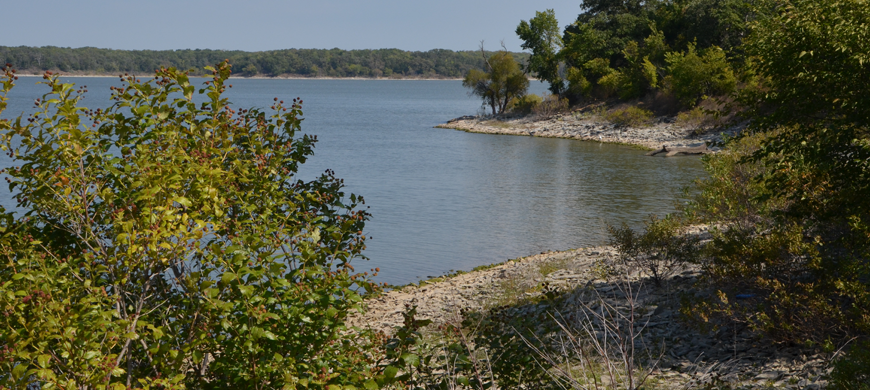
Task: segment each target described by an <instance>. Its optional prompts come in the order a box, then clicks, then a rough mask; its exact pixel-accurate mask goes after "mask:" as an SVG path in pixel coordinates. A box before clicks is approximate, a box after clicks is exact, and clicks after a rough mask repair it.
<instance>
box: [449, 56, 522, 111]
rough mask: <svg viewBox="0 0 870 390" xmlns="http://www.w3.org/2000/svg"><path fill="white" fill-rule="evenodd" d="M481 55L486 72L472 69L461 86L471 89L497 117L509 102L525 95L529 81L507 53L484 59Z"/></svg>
mask: <svg viewBox="0 0 870 390" xmlns="http://www.w3.org/2000/svg"><path fill="white" fill-rule="evenodd" d="M481 54H483V56H484V58H485V59H486V68H487V70H488V72H483V71H479V70H477V69H472V70H470V71H469V72H468V74H466V75H465V79H464V80H463V81H462V85H463V86H465V87H466V88H469V89H471V94H473V95H477V96H479V97H480V98H482V99H483V104H484V105H485V106H486V105H488V106H490V108H491V109H492V115H498V114H501V113H502V112H504V111H505V109H506V108H507V107H508V104H510V102H511V100H513V99H514V98H518V97H521V96H523V95H525V93H526V91H527V90H528V88H529V79H528V77H526V74H525V73H524V72H523V71H522V70H521V69H520V65H519V64H517V62H516V61H515V60H514V58H513V56H511V54H510V53H508V52H507V51H500V52H497V53H495V54H493V55H491V56H489V57H486V53H485V52H483V50H481Z"/></svg>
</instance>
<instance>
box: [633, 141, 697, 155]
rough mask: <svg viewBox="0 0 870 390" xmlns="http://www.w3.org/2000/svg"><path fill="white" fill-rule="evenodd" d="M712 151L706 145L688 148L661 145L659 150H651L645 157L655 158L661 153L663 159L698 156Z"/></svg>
mask: <svg viewBox="0 0 870 390" xmlns="http://www.w3.org/2000/svg"><path fill="white" fill-rule="evenodd" d="M711 152H712V151H711V150H710V149H708V148H707V144H706V143H704V144H703V145H700V146H690V147H687V148H677V147H670V148H669V147H667V146H664V145H662V148H661V149H659V150H653V151H652V152H649V153H647V154H646V155H647V156H655V155H659V154H662V153H665V157H672V156H694V155H698V154H707V153H711Z"/></svg>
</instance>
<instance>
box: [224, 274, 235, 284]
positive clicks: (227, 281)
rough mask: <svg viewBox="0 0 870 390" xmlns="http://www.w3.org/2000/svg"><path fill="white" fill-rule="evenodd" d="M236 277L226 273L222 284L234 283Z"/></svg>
mask: <svg viewBox="0 0 870 390" xmlns="http://www.w3.org/2000/svg"><path fill="white" fill-rule="evenodd" d="M236 277H237V276H236V274H234V273H232V272H224V274H223V275H221V283H224V284H227V283H229V282H232V281H233V280H236Z"/></svg>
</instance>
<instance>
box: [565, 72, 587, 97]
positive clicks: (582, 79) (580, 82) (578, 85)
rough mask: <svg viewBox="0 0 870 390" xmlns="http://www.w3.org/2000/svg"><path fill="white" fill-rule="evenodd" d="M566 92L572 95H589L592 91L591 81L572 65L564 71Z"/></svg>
mask: <svg viewBox="0 0 870 390" xmlns="http://www.w3.org/2000/svg"><path fill="white" fill-rule="evenodd" d="M566 79H567V80H568V94H569V95H571V96H574V97H589V96H590V94H591V93H592V83H590V82H589V80H587V79H586V76H584V75H583V71H582V70H580V69H577V68H574V67H571V68H568V70H567V71H566Z"/></svg>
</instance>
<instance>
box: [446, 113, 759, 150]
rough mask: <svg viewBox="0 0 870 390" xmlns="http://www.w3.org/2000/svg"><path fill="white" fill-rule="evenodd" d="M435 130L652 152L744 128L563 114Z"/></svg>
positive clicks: (710, 141)
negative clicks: (638, 123) (621, 122)
mask: <svg viewBox="0 0 870 390" xmlns="http://www.w3.org/2000/svg"><path fill="white" fill-rule="evenodd" d="M435 127H436V128H443V129H454V130H461V131H467V132H471V133H485V134H506V135H525V136H533V137H548V138H569V139H578V140H584V141H594V142H604V143H615V144H627V145H633V146H637V147H640V148H644V149H649V150H655V149H661V148H663V147H668V148H687V147H697V146H700V145H703V144H705V143H706V144H707V145H714V144H715V143H717V142H720V141H722V136H723V135H727V136H734V135H736V134H738V133H739V132H740V130H741V129H742V126H734V127H731V128H728V129H724V130H715V131H713V130H710V131H700V129H698V128H692V127H689V126H683V125H680V124H677V123H676V121H675V120H674V118H672V117H659V118H656V119H655V120H654V121H653V123H651V124H650V125H649V126H644V127H629V126H618V125H616V124H613V123H610V122H608V121H606V120H605V119H603V118H601V117H600V116H597V115H594V114H591V113H581V112H569V113H562V114H558V115H554V116H551V117H547V118H541V117H536V116H532V115H529V116H525V117H515V118H508V117H506V118H500V119H499V118H494V117H492V116H481V117H473V116H464V117H459V118H456V119H452V120H450V121H448V122H447V123H444V124H440V125H437V126H435ZM713 150H716V149H715V148H713Z"/></svg>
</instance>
